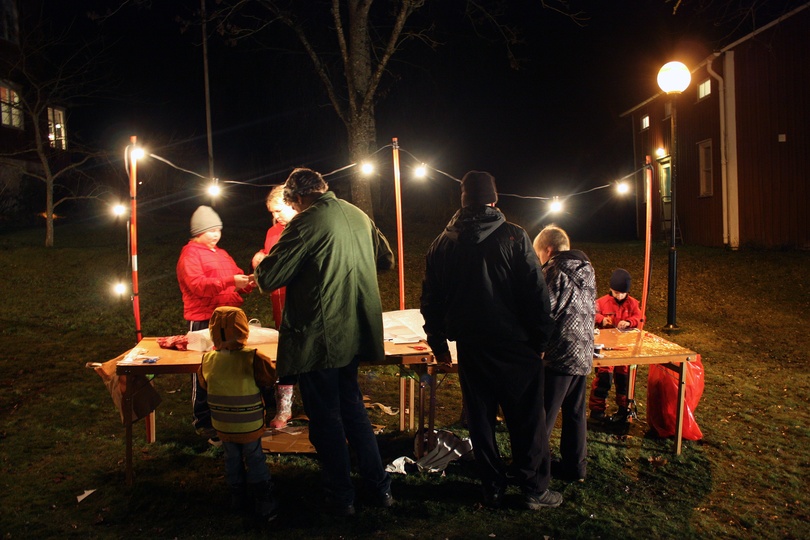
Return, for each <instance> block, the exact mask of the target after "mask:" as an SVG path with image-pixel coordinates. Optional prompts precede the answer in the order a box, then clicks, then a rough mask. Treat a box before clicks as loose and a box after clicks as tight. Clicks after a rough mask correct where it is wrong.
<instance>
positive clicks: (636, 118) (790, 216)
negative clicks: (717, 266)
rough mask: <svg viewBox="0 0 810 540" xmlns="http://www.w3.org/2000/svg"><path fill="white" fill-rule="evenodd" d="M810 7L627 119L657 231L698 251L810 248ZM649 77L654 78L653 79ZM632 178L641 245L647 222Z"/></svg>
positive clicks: (746, 40) (639, 184) (723, 54)
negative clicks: (646, 168)
mask: <svg viewBox="0 0 810 540" xmlns="http://www.w3.org/2000/svg"><path fill="white" fill-rule="evenodd" d="M809 34H810V3H807V4H804V5H803V6H801V7H799V8H796V9H794V10H793V11H791V12H790V13H787V14H785V15H783V16H782V17H780V18H779V19H777V20H774V21H772V22H771V23H769V24H767V25H765V26H763V27H761V28H759V29H758V30H757V31H755V32H752V33H751V34H749V35H747V36H745V37H743V38H741V39H739V40H737V41H735V42H733V43H731V44H729V45H728V46H726V47H724V48H723V49H721V50H719V51H717V52H716V53H713V54H711V55H709V56H708V57H706V58H705V59H703V61H702V62H700V63H699V65H697V66H689V68H690V70H691V72H692V80H691V83H690V85H689V87H688V88H687V89H686V90H685V91H684V92H683V93H682V94H680V95H674V94H665V93H663V92H662V93H660V94H658V95H655V96H653V97H651V98H649V99H647V100H646V101H644V102H643V103H640V104H638V105H636V106H635V107H633V108H632V109H630V110H629V111H627V112H625V113H623V115H622V116H623V117H628V118H631V119H632V122H633V149H634V150H633V151H634V159H635V163H637V164H639V166H641V165H643V164H644V163H645V160H646V159H647V157H648V156H649V158H650V161H651V163H652V172H653V174H652V183H653V185H652V193H653V196H652V199H653V200H652V201H650V203H651V204H652V205H653V208H652V216H653V231H655V232H654V235H658V237H660V238H669V237H670V231H671V229H670V228H669V227H670V224H671V223H672V220H671V206H672V205H671V202H670V201H671V197H670V195H671V174H670V173H671V170H672V160H673V152H672V150H671V143H672V136H673V124H672V118H673V115H672V111H673V107H674V108H675V113H676V114H675V115H674V116H675V119H676V122H675V126H674V128H675V129H674V131H675V140H676V144H677V147H676V151H675V152H674V158H675V159H676V160H677V161H676V163H675V165H676V167H675V171H676V177H675V195H676V198H675V207H676V212H675V213H676V216H675V224H676V229H675V233H676V239H677V241H679V242H685V243H687V244H695V245H704V246H728V247H730V248H732V249H737V248H741V247H762V248H770V249H774V248H789V249H810V209H808V203H810V187H808V184H810V181H808V171H810V35H809ZM651 76H652V75H651ZM645 176H646V175H644V174H639V175H637V180H636V190H637V191H636V193H638V194H639V197H638V204H637V212H638V216H639V219H638V220H637V222H638V224H639V231H638V232H639V236H641V235H642V234H643V230H642V228H643V226H644V222H645V220H644V216H645V214H646V204H647V201H645V200H644V199H645V196H644V195H642V194H643V193H646V190H645V189H644V183H645Z"/></svg>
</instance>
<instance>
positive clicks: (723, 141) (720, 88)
mask: <svg viewBox="0 0 810 540" xmlns="http://www.w3.org/2000/svg"><path fill="white" fill-rule="evenodd" d="M720 54H721V53H719V52H716V53H714V58H717V57H719V56H720ZM714 58H712V59H711V60H709V61H708V62H706V70H707V71H708V72H709V75H711V76H712V77H713V78H714V79H715V80H717V93H718V95H719V99H718V101H719V102H720V176H721V179H722V180H721V186H722V197H723V244H724V245H728V244H729V233H728V205H729V200H728V166H727V165H728V162H727V158H726V145H727V144H728V141H727V135H726V93H725V92H726V87H725V81H724V80H723V77H721V76H720V75H719V74H717V73H716V72H715V71H714V69H712V62H713V61H714Z"/></svg>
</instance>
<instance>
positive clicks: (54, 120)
mask: <svg viewBox="0 0 810 540" xmlns="http://www.w3.org/2000/svg"><path fill="white" fill-rule="evenodd" d="M48 142H49V143H50V145H51V148H56V149H57V150H67V126H66V124H65V109H60V108H57V107H48Z"/></svg>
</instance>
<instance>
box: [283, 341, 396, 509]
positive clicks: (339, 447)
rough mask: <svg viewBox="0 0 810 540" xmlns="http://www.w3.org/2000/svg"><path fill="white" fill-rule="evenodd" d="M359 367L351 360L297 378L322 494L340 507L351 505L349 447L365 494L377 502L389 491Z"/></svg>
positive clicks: (356, 360) (352, 493) (388, 477)
mask: <svg viewBox="0 0 810 540" xmlns="http://www.w3.org/2000/svg"><path fill="white" fill-rule="evenodd" d="M358 364H359V359H358V358H357V357H355V358H354V360H352V362H351V363H349V365H347V366H345V367H342V368H332V369H323V370H319V371H311V372H309V373H302V374H301V375H300V377H299V379H298V386H299V388H300V389H301V400H302V401H303V403H304V410H305V411H306V413H307V416H308V417H309V440H310V442H312V445H313V446H314V447H315V450H316V451H317V452H318V458H319V459H320V460H321V468H322V472H323V477H324V483H325V487H326V491H327V493H328V494H329V495H330V496H331V497H332V498H333V499H334V501H335V502H336V503H339V504H344V505H349V504H353V503H354V486H353V485H352V480H351V458H350V456H349V446H351V448H352V449H353V450H354V452H355V454H356V455H357V465H358V468H359V470H360V475H361V476H362V477H363V479H364V480H365V482H366V484H367V485H368V487H369V489H370V490H371V491H372V492H373V493H374V494H375V495H376V496H381V495H383V494H384V493H385V492H387V491H388V490H389V489H390V488H391V476H390V475H389V474H388V473H387V472H385V468H383V464H382V458H381V457H380V449H379V447H378V446H377V439H376V437H375V436H374V430H373V429H372V427H371V422H370V421H369V419H368V413H367V412H366V407H365V405H364V404H363V394H362V392H361V391H360V385H359V384H358V382H357V366H358ZM347 440H348V441H349V444H348V445H347V444H346V441H347Z"/></svg>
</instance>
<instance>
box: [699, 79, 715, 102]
mask: <svg viewBox="0 0 810 540" xmlns="http://www.w3.org/2000/svg"><path fill="white" fill-rule="evenodd" d="M697 93H698V95H697V98H698V101H699V100H701V99H705V98H707V97H709V94H711V93H712V80H711V79H706V80H705V81H703V82H701V83H700V84H699V85H698V87H697Z"/></svg>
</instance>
